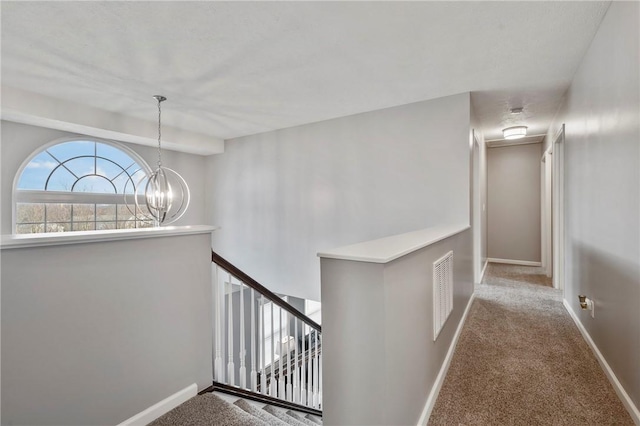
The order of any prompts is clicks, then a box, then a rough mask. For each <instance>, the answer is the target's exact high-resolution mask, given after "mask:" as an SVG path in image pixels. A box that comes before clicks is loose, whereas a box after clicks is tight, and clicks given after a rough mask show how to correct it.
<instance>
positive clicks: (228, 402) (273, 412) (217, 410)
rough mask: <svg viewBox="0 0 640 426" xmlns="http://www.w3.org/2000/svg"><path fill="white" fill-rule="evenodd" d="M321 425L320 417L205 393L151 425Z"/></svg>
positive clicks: (218, 394) (215, 393) (220, 394)
mask: <svg viewBox="0 0 640 426" xmlns="http://www.w3.org/2000/svg"><path fill="white" fill-rule="evenodd" d="M177 425H180V426H196V425H197V426H205V425H225V426H236V425H237V426H240V425H242V426H263V425H266V426H287V425H291V426H318V425H322V420H321V419H320V418H319V417H318V416H314V415H312V414H306V413H302V412H299V411H294V410H290V409H287V408H281V407H275V406H273V405H269V404H266V405H265V404H264V403H260V402H256V401H251V400H247V399H243V398H238V397H234V396H231V395H227V394H224V393H217V392H214V393H204V394H201V395H198V396H196V397H194V398H191V399H190V400H189V401H187V402H185V403H184V404H182V405H180V406H178V407H177V408H175V409H173V410H171V411H169V412H168V413H166V414H165V415H163V416H162V417H159V418H158V419H156V420H154V421H153V422H151V423H150V424H149V426H177Z"/></svg>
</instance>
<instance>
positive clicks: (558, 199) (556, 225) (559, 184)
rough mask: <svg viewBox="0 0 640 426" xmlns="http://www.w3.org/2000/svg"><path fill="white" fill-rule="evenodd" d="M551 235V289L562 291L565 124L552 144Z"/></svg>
mask: <svg viewBox="0 0 640 426" xmlns="http://www.w3.org/2000/svg"><path fill="white" fill-rule="evenodd" d="M551 146H552V149H553V156H552V166H553V172H552V174H553V186H552V188H553V189H552V197H553V198H552V217H553V219H552V226H553V228H552V234H553V273H552V275H553V287H554V288H557V289H560V290H563V291H564V284H565V275H564V274H565V263H564V262H565V256H564V253H565V210H564V199H565V197H564V188H565V187H564V147H565V124H564V123H563V124H562V126H561V127H560V130H558V132H557V133H556V135H555V137H554V138H553V142H552V145H551Z"/></svg>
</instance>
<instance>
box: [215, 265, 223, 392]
mask: <svg viewBox="0 0 640 426" xmlns="http://www.w3.org/2000/svg"><path fill="white" fill-rule="evenodd" d="M218 269H219V268H218V265H216V264H214V271H215V273H214V276H213V295H214V301H215V305H214V306H215V312H214V314H213V321H214V326H215V328H214V329H215V331H216V355H215V358H214V363H213V365H214V368H213V374H214V378H215V380H216V381H218V382H222V381H223V380H224V379H223V378H222V318H223V317H222V308H221V306H220V281H218ZM223 300H224V299H223Z"/></svg>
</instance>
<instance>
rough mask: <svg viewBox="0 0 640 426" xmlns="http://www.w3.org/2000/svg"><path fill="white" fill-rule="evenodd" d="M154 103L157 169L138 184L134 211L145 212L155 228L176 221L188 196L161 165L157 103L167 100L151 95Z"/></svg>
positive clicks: (178, 180)
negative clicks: (155, 111)
mask: <svg viewBox="0 0 640 426" xmlns="http://www.w3.org/2000/svg"><path fill="white" fill-rule="evenodd" d="M154 98H155V99H156V101H158V168H157V169H156V170H155V171H154V172H153V173H151V175H149V176H145V177H144V178H142V179H141V180H140V182H138V185H136V190H135V196H134V199H135V203H136V211H145V210H146V211H148V212H149V215H150V216H151V218H152V219H153V221H154V222H155V225H156V226H160V225H168V224H170V223H173V222H175V221H176V220H178V219H180V218H181V217H182V215H183V214H184V213H185V212H186V211H187V207H189V200H190V198H191V194H190V193H189V186H187V182H185V180H184V179H183V178H182V176H180V175H179V174H178V173H177V172H176V171H174V170H171V169H170V168H168V167H165V166H163V165H162V146H161V136H162V130H161V117H162V110H161V108H160V104H161V103H162V102H164V101H166V100H167V98H165V97H164V96H161V95H155V96H154Z"/></svg>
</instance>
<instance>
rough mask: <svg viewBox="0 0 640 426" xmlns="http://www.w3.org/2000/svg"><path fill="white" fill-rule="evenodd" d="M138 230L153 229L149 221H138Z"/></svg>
mask: <svg viewBox="0 0 640 426" xmlns="http://www.w3.org/2000/svg"><path fill="white" fill-rule="evenodd" d="M138 228H153V222H152V221H150V220H140V221H138Z"/></svg>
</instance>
